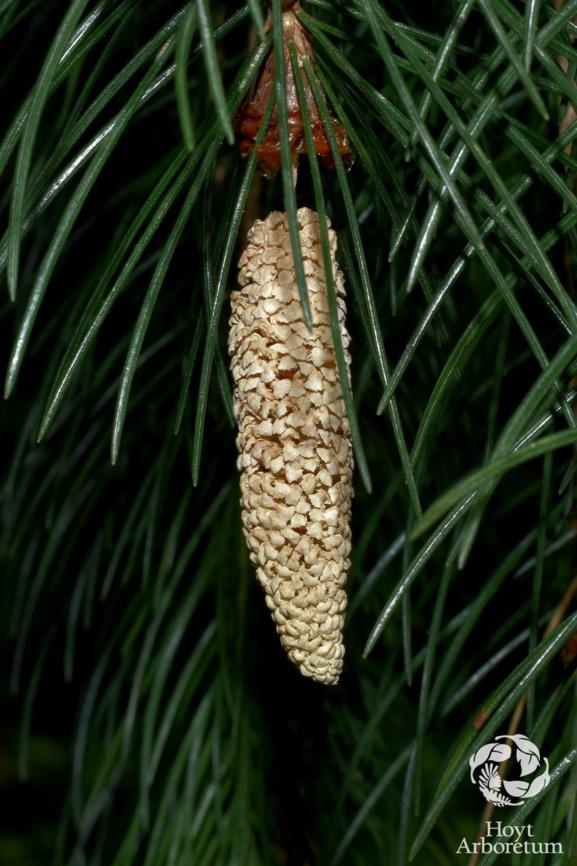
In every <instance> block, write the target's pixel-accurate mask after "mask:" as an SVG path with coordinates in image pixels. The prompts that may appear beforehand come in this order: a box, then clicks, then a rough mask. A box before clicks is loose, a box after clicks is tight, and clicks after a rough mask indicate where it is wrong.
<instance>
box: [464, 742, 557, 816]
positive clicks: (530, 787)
mask: <svg viewBox="0 0 577 866" xmlns="http://www.w3.org/2000/svg"><path fill="white" fill-rule="evenodd" d="M502 740H504V741H506V742H501V741H502ZM509 761H515V773H514V775H515V776H517V777H518V778H516V779H514V780H508V779H503V778H502V777H501V773H500V772H499V765H500V764H503V763H504V762H509ZM469 766H470V768H471V782H472V783H473V784H474V785H476V786H477V787H478V789H479V790H480V792H481V794H482V795H483V797H484V798H485V799H486V800H488V801H489V803H494V804H495V806H520V805H521V804H522V803H523V802H524V801H525V800H530V799H531V797H535V796H536V795H537V794H539V792H540V791H542V790H543V788H546V787H547V785H548V784H549V761H548V760H547V758H542V757H541V754H540V752H539V749H538V748H537V746H536V745H535V743H532V742H531V740H530V739H529V738H528V737H525V736H524V735H523V734H512V735H511V736H509V734H503V735H502V736H499V737H495V742H494V743H488V744H487V745H486V746H481V748H480V749H479V750H478V751H477V752H475V754H474V755H471V757H470V758H469ZM538 771H540V772H538Z"/></svg>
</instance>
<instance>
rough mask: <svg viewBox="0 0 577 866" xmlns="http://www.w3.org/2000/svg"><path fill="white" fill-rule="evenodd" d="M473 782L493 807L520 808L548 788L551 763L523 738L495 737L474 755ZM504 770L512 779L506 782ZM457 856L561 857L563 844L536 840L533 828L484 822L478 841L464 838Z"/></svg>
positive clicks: (518, 736)
mask: <svg viewBox="0 0 577 866" xmlns="http://www.w3.org/2000/svg"><path fill="white" fill-rule="evenodd" d="M469 766H470V768H471V782H472V783H473V784H474V785H476V786H477V788H478V789H479V791H480V792H481V794H482V795H483V797H484V798H485V799H486V800H487V801H488V802H489V803H491V804H493V805H494V806H498V807H501V806H520V805H521V804H522V803H524V802H525V801H526V800H529V799H531V797H536V796H537V794H539V793H541V791H543V790H544V789H545V788H546V787H547V785H548V784H549V761H548V760H547V758H545V757H541V753H540V752H539V749H538V748H537V746H536V745H535V743H532V742H531V740H530V739H529V738H528V737H525V736H524V735H523V734H503V735H502V736H499V737H495V740H494V742H492V743H487V745H486V746H481V748H480V749H479V750H478V751H476V752H475V754H474V755H471V757H470V759H469ZM505 770H507V775H509V776H512V778H511V779H505V778H504V776H505ZM456 853H457V854H493V855H495V854H497V855H499V854H546V853H555V854H562V853H563V846H562V845H561V843H560V842H544V841H539V840H538V839H535V833H534V831H533V825H532V824H507V823H506V822H504V821H491V820H487V821H486V822H485V828H484V830H483V832H482V834H481V836H480V837H478V838H477V840H476V841H471V840H468V839H466V838H465V837H463V839H462V840H461V843H460V844H459V846H458V848H457V849H456Z"/></svg>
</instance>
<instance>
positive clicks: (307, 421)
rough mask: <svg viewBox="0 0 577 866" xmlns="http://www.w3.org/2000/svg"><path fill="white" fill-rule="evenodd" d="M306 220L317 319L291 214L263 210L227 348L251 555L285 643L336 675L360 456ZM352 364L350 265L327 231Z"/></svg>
mask: <svg viewBox="0 0 577 866" xmlns="http://www.w3.org/2000/svg"><path fill="white" fill-rule="evenodd" d="M298 223H299V232H300V240H301V247H302V252H303V259H304V266H305V273H306V276H307V285H308V291H309V297H310V302H311V310H312V313H313V321H314V328H313V331H312V333H309V331H308V330H307V327H306V325H305V323H304V320H303V313H302V309H301V303H300V300H299V293H298V288H297V283H296V278H295V270H294V263H293V257H292V251H291V243H290V238H289V232H288V225H287V219H286V216H285V215H284V214H282V213H278V212H275V213H271V214H270V215H269V216H268V217H267V219H266V220H264V221H262V222H261V221H260V220H258V221H257V222H256V223H255V224H254V225H253V226H252V228H251V230H250V232H249V235H248V244H247V247H246V249H245V251H244V253H243V255H242V257H241V259H240V262H239V268H240V274H239V283H240V286H241V290H240V291H238V292H233V294H232V299H231V302H232V315H231V319H230V335H229V353H230V355H231V359H232V360H231V369H232V375H233V378H234V385H235V388H234V411H235V416H236V419H237V422H238V426H239V433H238V438H237V446H238V451H239V458H238V466H239V469H240V471H241V479H240V486H241V503H242V521H243V528H244V534H245V538H246V541H247V544H248V547H249V551H250V558H251V561H252V562H253V563H254V565H255V566H256V573H257V577H258V579H259V581H260V583H261V584H262V586H263V587H264V589H265V592H266V602H267V605H268V607H269V608H270V610H271V613H272V615H273V618H274V621H275V624H276V628H277V631H278V633H279V635H280V639H281V642H282V644H283V646H284V648H285V649H286V651H287V653H288V655H289V657H290V658H291V659H292V661H293V662H294V663H295V664H296V665H297V666H298V667H299V669H300V671H301V673H302V674H304V675H305V676H308V677H312V678H313V679H315V680H317V681H318V682H322V683H327V684H334V683H336V682H337V681H338V678H339V675H340V673H341V669H342V664H343V655H344V647H343V641H342V626H343V620H344V614H345V609H346V605H347V597H346V593H345V589H344V584H345V580H346V575H347V571H348V568H349V566H350V561H349V554H350V549H351V530H350V523H349V518H350V509H351V497H352V494H353V489H352V472H353V457H352V448H351V442H350V435H349V425H348V421H347V417H346V413H345V405H344V401H343V396H342V390H341V386H340V383H339V378H338V371H337V365H336V359H335V351H334V347H333V341H332V336H331V328H330V320H329V313H328V303H327V289H326V281H325V274H324V269H323V262H322V252H321V246H320V237H319V220H318V216H317V214H316V213H314V211H311V210H308V208H302V209H301V210H299V212H298ZM329 237H330V245H331V259H332V267H333V277H334V281H335V286H336V290H337V293H338V317H339V324H340V328H341V334H342V341H343V346H344V349H345V357H346V360H347V363H350V357H349V353H348V343H349V336H348V334H347V331H346V328H345V301H344V297H343V296H344V294H345V289H344V284H343V277H342V274H341V272H340V270H339V268H338V266H337V264H336V259H335V250H336V243H337V240H336V234H335V232H334V231H333V230H332V229H330V231H329Z"/></svg>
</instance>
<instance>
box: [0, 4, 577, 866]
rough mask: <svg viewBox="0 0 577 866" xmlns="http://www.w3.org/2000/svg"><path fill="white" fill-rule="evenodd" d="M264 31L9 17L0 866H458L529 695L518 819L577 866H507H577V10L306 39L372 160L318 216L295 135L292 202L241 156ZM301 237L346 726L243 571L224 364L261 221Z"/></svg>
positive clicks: (324, 86)
mask: <svg viewBox="0 0 577 866" xmlns="http://www.w3.org/2000/svg"><path fill="white" fill-rule="evenodd" d="M264 11H265V15H263V14H262V13H263V10H261V7H260V5H259V3H257V2H254V0H251V2H249V3H248V4H247V5H246V6H244V7H243V6H240V5H239V4H235V3H229V2H211V3H208V2H207V0H198V2H193V3H192V4H188V5H184V6H180V5H179V4H178V3H176V4H174V3H171V2H167V0H152V2H147V3H144V2H141V0H120V2H116V3H113V2H108V0H102V2H90V0H71V2H68V0H62V2H56V3H50V4H46V3H41V2H40V0H29V2H17V0H0V37H1V40H2V42H1V44H2V46H3V48H4V51H3V55H2V56H3V62H2V68H1V69H0V78H1V83H0V86H1V87H2V94H3V97H4V101H3V106H4V110H3V118H4V120H5V121H6V126H5V129H4V131H3V134H2V137H1V141H0V172H1V174H0V177H1V180H0V205H1V207H2V212H3V214H5V220H4V221H3V223H2V237H1V238H0V270H1V279H2V282H3V289H2V291H3V295H2V297H3V301H2V307H1V311H0V328H1V337H0V353H1V356H2V364H3V369H4V370H5V371H6V376H5V391H6V396H7V397H9V398H10V399H9V400H8V401H7V402H6V403H5V404H4V407H3V409H2V431H3V437H2V451H3V455H2V456H3V460H2V465H3V470H2V488H1V498H0V507H1V513H2V522H1V528H2V532H1V553H0V555H1V565H2V574H3V581H2V593H3V596H2V604H1V605H0V611H1V615H0V626H1V639H2V649H3V652H2V666H1V673H2V676H1V678H0V681H1V692H0V701H1V710H2V714H1V717H0V719H1V724H2V739H1V751H0V806H1V811H0V814H1V815H2V818H1V819H0V820H1V824H2V827H3V829H2V831H1V832H0V862H1V863H2V864H6V866H12V864H14V866H17V864H18V866H19V864H30V866H39V864H42V866H45V864H46V863H49V862H55V863H57V864H64V863H66V864H70V866H80V864H83V866H84V864H86V866H100V864H102V866H133V864H137V863H138V864H139V866H164V864H166V866H168V864H174V866H176V864H195V866H203V864H219V866H220V864H239V866H245V864H246V866H258V864H263V866H264V864H322V866H324V864H327V866H328V864H337V863H346V864H369V863H371V864H372V863H387V864H392V863H396V864H399V866H401V864H404V863H407V862H408V857H409V853H410V852H411V850H412V853H413V856H414V862H415V863H416V864H427V866H430V864H439V866H441V864H450V863H454V862H456V855H455V850H456V848H457V845H458V844H459V842H460V840H461V838H462V837H463V836H467V837H468V838H469V839H474V838H475V837H476V833H477V829H478V826H479V822H480V820H481V814H482V808H483V805H484V803H483V800H482V798H481V797H480V795H479V792H478V791H476V790H475V789H474V788H473V787H472V786H471V784H470V782H469V780H468V756H469V755H470V754H471V752H472V751H473V750H474V749H476V748H478V747H479V746H480V745H481V744H482V743H484V742H487V741H489V739H490V738H491V737H492V736H493V735H494V734H499V733H503V732H504V731H506V730H507V725H508V723H509V719H510V717H511V714H512V712H513V710H514V708H515V707H516V706H518V705H519V701H522V700H524V698H525V697H526V700H527V704H526V708H525V710H524V713H523V714H522V717H521V720H520V722H519V725H520V727H519V729H520V730H521V731H522V732H523V733H525V734H527V735H528V736H529V737H531V738H533V739H534V740H535V741H536V742H537V743H538V744H539V745H540V746H541V747H542V749H543V752H544V753H545V754H547V755H548V757H549V760H550V764H551V768H552V776H553V778H552V783H551V785H550V787H549V788H548V789H547V790H546V792H545V793H546V796H543V797H541V798H539V799H535V800H534V801H531V802H530V803H528V804H527V806H526V807H525V806H524V807H523V808H522V809H520V810H518V811H516V812H515V813H514V814H513V812H507V815H506V818H505V817H504V818H503V820H508V821H510V822H512V821H514V820H515V821H525V822H527V821H530V822H531V823H533V824H534V825H535V827H536V833H537V832H538V834H539V835H538V838H540V839H544V840H551V841H560V842H562V843H563V845H564V847H565V850H566V852H572V853H569V854H568V856H567V858H566V859H564V858H562V857H560V856H558V855H557V856H556V855H551V856H548V857H543V858H542V859H541V860H537V859H535V857H534V855H519V856H517V855H516V856H515V857H514V858H513V859H511V861H510V862H511V863H512V864H514V866H525V864H529V863H530V864H531V866H534V864H536V863H537V862H539V863H547V864H556V863H561V862H563V863H565V862H575V857H577V853H576V851H577V849H576V848H575V845H576V840H577V816H576V813H575V793H576V787H577V775H576V772H577V771H576V768H575V759H576V757H577V743H576V734H577V711H576V707H577V705H576V702H575V671H576V667H575V661H574V659H571V658H570V657H569V654H568V653H567V651H565V654H564V656H563V659H564V661H562V657H561V653H562V650H563V648H564V647H566V644H567V641H568V640H569V639H570V638H571V636H572V635H573V634H574V633H575V632H577V613H575V604H574V600H573V597H572V592H573V589H572V588H571V587H572V579H573V576H574V558H575V557H574V547H575V538H574V536H575V505H574V494H575V469H576V468H577V459H576V458H575V443H577V423H576V420H575V416H574V411H573V402H574V397H575V379H574V377H575V374H576V372H577V304H576V298H575V284H574V283H575V257H576V255H577V231H576V226H577V192H576V187H575V172H576V169H577V162H576V160H575V157H574V155H573V141H574V139H575V138H576V137H577V124H575V123H574V119H575V117H576V116H577V115H576V114H575V112H576V111H577V88H575V71H576V68H577V49H576V47H575V45H574V38H575V35H576V33H577V25H576V24H574V23H573V21H574V19H577V0H569V2H567V3H565V4H557V7H554V6H553V5H552V4H551V3H549V2H539V0H527V2H521V0H460V2H457V0H451V2H447V3H443V4H432V5H426V4H423V3H417V2H412V0H409V2H405V3H400V2H396V0H392V2H390V3H387V4H382V3H379V2H377V0H353V2H346V3H345V2H344V0H343V2H341V0H334V2H328V0H309V2H306V3H305V2H303V8H302V10H301V11H300V12H299V15H300V16H301V20H302V21H303V23H305V24H306V26H307V27H308V28H309V30H310V32H311V34H312V37H313V40H314V45H315V50H316V55H317V57H316V65H315V70H314V72H313V71H312V69H308V70H307V73H308V74H309V75H310V77H311V79H312V86H313V90H314V91H315V94H316V96H317V98H318V101H319V108H320V109H321V112H324V116H325V118H326V117H327V116H328V110H329V108H330V110H332V112H333V113H334V114H335V115H336V116H337V117H338V118H339V119H340V121H341V123H342V124H343V125H344V126H345V127H346V129H347V132H348V135H349V138H350V142H351V145H352V148H353V150H354V152H355V154H356V162H355V164H354V166H353V167H352V169H351V170H350V171H349V172H346V171H345V170H344V167H343V166H342V164H340V163H339V160H338V159H337V160H336V162H337V170H336V171H335V172H332V173H330V172H323V173H322V178H321V176H320V175H319V174H318V173H317V171H316V166H315V164H314V163H313V164H312V165H311V166H310V167H309V165H308V164H307V163H306V161H302V162H301V169H300V176H299V182H298V186H297V188H296V192H295V191H293V187H292V178H291V173H290V165H289V164H288V162H287V160H286V136H287V129H286V127H284V126H283V127H282V128H281V137H282V138H283V142H281V143H283V148H284V151H285V160H284V163H283V171H282V173H281V175H279V178H278V179H276V180H274V181H272V182H266V181H263V180H262V179H260V178H259V177H258V174H257V171H256V163H255V159H254V157H252V158H249V159H248V160H247V161H246V162H242V161H241V160H240V158H239V155H238V153H237V149H236V146H235V145H234V143H232V138H233V136H232V129H231V123H232V118H233V116H234V114H235V112H236V110H237V108H238V107H239V105H240V104H241V101H242V100H243V98H244V97H245V96H246V95H247V94H248V93H249V91H250V88H251V86H252V85H253V83H254V80H255V77H256V75H257V72H258V69H259V68H260V66H261V64H262V62H263V60H264V58H265V56H266V53H267V51H268V50H269V47H270V45H271V43H274V42H275V41H276V42H277V43H278V39H279V33H280V32H281V29H280V27H279V26H278V25H279V22H280V12H281V4H280V0H274V2H273V3H272V18H273V19H274V20H275V21H276V25H277V26H276V27H272V28H267V35H266V37H265V39H266V41H265V42H264V43H263V42H262V41H261V38H260V37H259V33H261V34H263V20H264V19H265V18H266V10H264ZM277 74H278V69H277ZM323 94H324V97H323ZM279 99H280V100H281V102H280V107H281V109H282V91H281V90H278V89H277V102H278V100H279ZM324 99H326V101H327V104H326V105H325V104H324V101H323V100H324ZM271 107H272V106H271ZM280 115H281V119H282V115H283V112H282V110H281V112H280ZM303 205H306V206H310V207H313V208H315V209H317V210H319V211H322V210H323V209H324V210H326V211H327V212H328V214H329V215H330V216H331V219H332V221H333V224H334V226H335V228H336V229H337V232H338V237H339V255H340V259H341V262H342V265H343V267H344V270H345V273H346V278H347V286H348V290H349V327H350V330H351V333H352V338H353V343H352V350H353V383H352V384H353V395H354V407H353V406H352V405H351V407H350V411H351V420H352V421H354V422H355V423H358V429H357V430H356V432H355V451H356V455H357V461H358V462H359V463H360V466H361V469H362V473H361V472H359V473H358V477H357V482H356V496H355V503H354V515H353V531H354V539H355V544H354V553H353V567H352V570H351V575H350V581H349V589H350V608H349V616H348V620H347V626H346V634H345V639H346V645H347V656H346V665H345V674H344V676H343V679H342V682H341V684H339V686H338V687H336V688H335V689H330V690H327V689H323V688H321V687H319V686H316V685H314V684H312V683H310V682H307V681H305V680H303V679H302V678H301V677H300V676H299V674H298V673H297V672H296V671H295V670H293V669H292V667H291V666H290V664H289V663H288V662H287V661H286V659H285V658H284V656H283V653H282V651H281V649H280V647H279V646H278V641H277V638H276V635H275V633H274V629H273V627H272V624H271V622H270V618H269V615H268V612H267V610H266V607H265V605H264V601H263V598H262V594H261V592H260V590H259V588H258V586H257V584H256V581H255V580H254V575H253V573H252V569H251V567H250V564H249V562H248V557H247V554H246V550H245V547H244V543H243V540H242V535H241V532H240V518H239V507H238V490H237V473H236V469H235V446H234V437H235V433H234V425H233V422H232V416H231V390H230V382H229V376H228V371H227V359H226V348H225V347H226V334H225V331H226V318H227V303H226V297H227V293H228V291H229V290H230V288H232V287H233V286H234V283H235V262H236V258H237V256H238V253H239V249H240V248H241V247H242V243H243V237H244V233H245V232H246V228H247V225H248V222H249V221H250V220H251V219H254V218H255V217H257V216H259V215H261V216H262V215H265V214H266V213H268V212H269V211H270V210H271V209H272V208H274V207H278V208H282V209H284V210H286V211H287V213H288V214H289V217H290V218H291V220H292V219H293V218H294V213H295V212H296V206H303ZM111 458H112V459H111ZM363 461H366V462H363ZM361 474H362V478H361ZM193 481H194V482H195V483H196V486H194V485H193ZM371 487H372V492H368V491H369V488H371ZM554 617H555V618H554ZM552 618H553V619H552ZM548 623H550V624H551V628H550V629H549V632H548V634H547V636H544V629H545V627H546V626H547V624H548ZM501 817H502V816H501V814H500V815H499V818H501ZM571 858H572V859H571ZM457 859H459V862H465V860H464V859H461V858H460V857H459V858H457ZM480 862H481V863H482V864H483V863H485V864H487V863H489V862H491V861H490V858H488V857H485V858H484V859H483V858H482V859H481V861H480ZM500 862H503V863H507V862H509V860H508V858H506V857H503V858H501V860H500Z"/></svg>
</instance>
